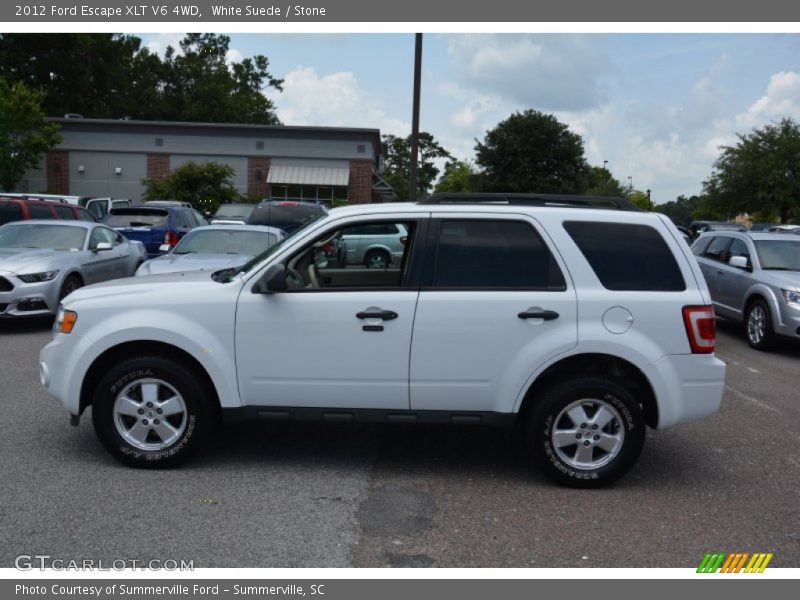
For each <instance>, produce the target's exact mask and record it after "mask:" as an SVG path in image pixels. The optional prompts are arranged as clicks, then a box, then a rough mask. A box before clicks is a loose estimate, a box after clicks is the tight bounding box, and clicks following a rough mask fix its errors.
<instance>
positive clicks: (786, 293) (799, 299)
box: [781, 290, 800, 307]
mask: <svg viewBox="0 0 800 600" xmlns="http://www.w3.org/2000/svg"><path fill="white" fill-rule="evenodd" d="M781 295H782V296H783V301H784V302H786V304H794V305H795V306H798V307H800V292H795V291H793V290H781Z"/></svg>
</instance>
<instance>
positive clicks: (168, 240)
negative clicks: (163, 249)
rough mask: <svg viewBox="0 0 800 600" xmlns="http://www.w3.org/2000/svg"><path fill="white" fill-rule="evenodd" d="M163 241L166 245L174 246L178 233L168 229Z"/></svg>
mask: <svg viewBox="0 0 800 600" xmlns="http://www.w3.org/2000/svg"><path fill="white" fill-rule="evenodd" d="M164 243H165V244H166V245H167V246H175V245H177V243H178V234H177V233H175V232H174V231H168V232H167V235H165V236H164Z"/></svg>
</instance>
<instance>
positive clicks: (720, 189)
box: [702, 119, 800, 222]
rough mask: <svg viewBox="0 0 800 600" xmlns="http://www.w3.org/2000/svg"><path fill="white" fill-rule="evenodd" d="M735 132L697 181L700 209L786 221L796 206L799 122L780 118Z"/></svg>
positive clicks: (799, 190)
mask: <svg viewBox="0 0 800 600" xmlns="http://www.w3.org/2000/svg"><path fill="white" fill-rule="evenodd" d="M737 137H738V138H739V141H738V143H737V144H736V145H734V146H723V147H722V149H721V150H722V152H721V154H720V157H719V158H718V159H717V161H716V162H715V163H714V170H713V172H712V174H711V176H710V177H709V178H708V179H707V180H706V181H705V182H704V183H703V189H704V192H705V194H706V197H707V198H706V199H705V200H704V202H703V204H702V208H703V209H704V210H706V211H708V212H710V213H713V214H714V215H715V216H717V217H719V218H729V217H732V216H734V215H736V214H738V213H742V212H749V213H753V212H759V213H761V214H777V215H778V216H779V217H780V219H781V221H782V222H786V221H787V220H788V219H789V217H790V215H791V214H792V212H793V211H797V210H798V209H800V125H798V123H797V122H795V121H794V120H792V119H782V120H781V121H779V122H778V123H771V124H769V125H765V126H764V127H762V128H760V129H755V130H753V131H752V132H750V133H748V134H745V135H739V136H737Z"/></svg>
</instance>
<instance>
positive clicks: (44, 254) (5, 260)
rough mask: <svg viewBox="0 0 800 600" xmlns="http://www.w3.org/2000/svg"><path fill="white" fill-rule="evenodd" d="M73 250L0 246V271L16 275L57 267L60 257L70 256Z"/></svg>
mask: <svg viewBox="0 0 800 600" xmlns="http://www.w3.org/2000/svg"><path fill="white" fill-rule="evenodd" d="M74 252H76V251H75V250H51V249H49V248H0V271H9V272H11V273H16V274H17V275H24V274H26V273H40V272H42V271H49V270H52V269H53V268H57V265H58V264H59V263H60V262H61V260H62V259H64V258H68V257H71V255H72V254H73V253H74Z"/></svg>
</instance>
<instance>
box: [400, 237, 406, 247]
mask: <svg viewBox="0 0 800 600" xmlns="http://www.w3.org/2000/svg"><path fill="white" fill-rule="evenodd" d="M400 243H401V244H403V246H405V245H407V244H408V237H407V236H405V235H404V236H403V237H401V238H400Z"/></svg>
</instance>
